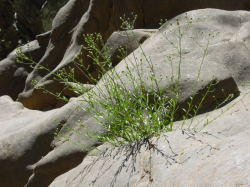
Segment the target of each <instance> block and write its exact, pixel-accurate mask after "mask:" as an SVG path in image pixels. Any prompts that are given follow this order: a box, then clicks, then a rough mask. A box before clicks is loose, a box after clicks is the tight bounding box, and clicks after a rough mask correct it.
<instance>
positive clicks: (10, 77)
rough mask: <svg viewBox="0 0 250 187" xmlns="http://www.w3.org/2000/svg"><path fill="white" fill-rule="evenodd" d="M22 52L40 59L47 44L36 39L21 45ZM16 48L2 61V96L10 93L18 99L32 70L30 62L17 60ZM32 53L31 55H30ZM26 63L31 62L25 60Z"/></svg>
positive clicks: (0, 73)
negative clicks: (42, 43)
mask: <svg viewBox="0 0 250 187" xmlns="http://www.w3.org/2000/svg"><path fill="white" fill-rule="evenodd" d="M21 49H22V52H23V53H24V54H25V55H27V56H28V57H30V58H32V59H33V60H34V61H39V60H40V59H41V58H42V56H43V55H44V52H45V50H46V45H40V44H39V43H38V42H37V41H36V40H35V41H33V42H30V43H29V44H27V45H25V46H22V47H21ZM17 51H18V49H16V50H14V51H13V52H12V53H10V54H9V55H8V57H7V58H5V59H4V60H2V61H0V88H1V89H0V96H2V95H9V96H10V97H11V98H12V99H14V100H16V99H17V97H18V94H19V93H20V92H22V90H23V88H24V86H25V81H26V78H27V76H28V74H29V73H30V72H31V71H32V68H31V67H30V65H29V64H21V63H18V62H17V57H16V52H17ZM30 55H31V56H30ZM24 63H30V62H29V61H28V60H24Z"/></svg>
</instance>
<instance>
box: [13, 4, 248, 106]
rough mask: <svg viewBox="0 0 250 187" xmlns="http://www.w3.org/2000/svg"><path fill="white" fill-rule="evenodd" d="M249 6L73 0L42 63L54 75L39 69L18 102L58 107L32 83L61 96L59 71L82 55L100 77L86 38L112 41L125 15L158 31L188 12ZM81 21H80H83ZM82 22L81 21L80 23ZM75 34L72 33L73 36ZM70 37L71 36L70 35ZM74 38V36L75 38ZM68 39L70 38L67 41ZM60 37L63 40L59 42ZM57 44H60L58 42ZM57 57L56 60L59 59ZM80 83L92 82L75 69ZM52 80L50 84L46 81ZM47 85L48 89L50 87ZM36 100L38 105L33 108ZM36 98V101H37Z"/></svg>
mask: <svg viewBox="0 0 250 187" xmlns="http://www.w3.org/2000/svg"><path fill="white" fill-rule="evenodd" d="M249 6H250V5H249V3H248V1H246V0H242V1H230V2H228V1H224V0H220V1H205V2H204V1H202V2H201V1H196V0H189V1H166V2H163V3H162V2H161V1H154V0H145V1H142V0H139V1H133V0H129V1H120V0H107V1H105V2H104V1H98V0H90V1H83V0H71V1H69V2H68V3H67V4H66V5H65V6H64V7H63V8H62V9H61V10H60V11H59V12H58V14H57V16H56V17H55V19H54V21H53V26H52V30H53V31H52V35H51V43H50V44H49V46H48V50H47V52H46V53H45V55H44V58H43V59H42V60H41V61H40V62H39V63H40V64H42V65H46V66H48V67H50V70H51V73H49V74H48V75H46V76H45V73H44V72H42V71H37V70H36V69H35V70H34V72H32V73H31V74H30V75H29V77H28V79H27V82H26V88H25V89H24V92H23V93H21V94H20V95H19V98H18V101H20V102H21V103H23V104H24V106H25V107H27V108H30V109H38V110H43V109H44V108H46V107H49V106H54V105H55V104H56V102H57V100H56V99H55V98H54V97H53V96H48V95H47V96H45V97H44V99H43V100H44V102H39V101H38V99H37V98H39V97H40V96H39V95H40V93H41V92H39V91H35V90H34V89H33V86H32V84H31V80H33V79H35V80H37V81H39V82H40V83H41V85H44V86H45V87H46V86H47V87H48V88H51V90H50V91H51V92H54V93H56V92H59V91H60V89H61V88H62V86H61V85H60V83H59V82H57V81H52V80H53V78H54V73H56V72H57V71H58V70H60V69H62V68H65V69H68V68H69V67H71V68H72V67H75V66H74V63H72V62H73V61H74V60H76V56H77V54H78V53H80V52H82V59H83V62H84V63H85V65H86V66H88V65H89V66H90V68H92V72H91V73H92V75H96V68H95V66H94V65H93V63H92V61H91V60H90V59H89V58H87V56H86V55H87V51H86V50H82V48H81V45H86V43H85V42H84V37H83V34H88V33H94V32H97V33H101V35H103V39H104V41H107V39H108V38H109V37H110V35H111V34H112V33H113V32H114V31H116V30H118V29H119V28H120V25H121V20H120V17H121V16H122V15H123V14H126V15H128V16H129V15H130V13H131V12H134V13H135V14H137V15H138V18H137V21H136V22H135V25H134V27H135V28H147V29H156V28H158V27H159V26H158V23H159V21H160V19H165V18H167V19H170V18H172V17H174V16H176V15H177V14H179V13H182V12H184V11H188V10H192V9H198V8H207V7H216V8H221V9H228V10H236V9H247V10H248V7H249ZM79 17H80V18H79ZM79 20H80V21H79ZM70 31H72V32H73V33H72V32H70ZM66 33H70V34H69V35H67V34H66ZM71 34H72V35H71ZM66 36H67V37H66ZM58 37H59V38H58ZM62 40H71V41H70V42H69V41H67V42H65V43H61V45H60V47H59V45H57V44H58V43H57V42H59V41H60V42H61V41H62ZM55 41H57V42H55ZM58 48H60V49H61V51H60V50H59V49H58ZM54 54H56V57H55V55H54ZM75 71H76V72H75V75H76V79H77V80H78V81H80V82H82V83H86V82H88V81H89V79H88V78H86V76H84V75H82V72H81V71H79V70H78V68H77V67H75ZM45 79H49V80H51V81H48V82H47V83H46V82H45V81H44V80H45ZM46 84H47V85H46ZM32 98H33V100H36V102H35V103H34V102H33V104H31V103H32V101H31V100H32ZM34 98H35V99H34Z"/></svg>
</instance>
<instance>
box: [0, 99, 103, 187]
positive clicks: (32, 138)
mask: <svg viewBox="0 0 250 187" xmlns="http://www.w3.org/2000/svg"><path fill="white" fill-rule="evenodd" d="M82 106H83V107H87V106H86V104H83V105H82ZM0 111H1V113H0V118H1V122H0V127H1V129H2V130H1V131H0V134H1V136H0V137H1V138H0V164H1V168H0V174H1V177H0V183H1V186H3V187H9V186H24V185H25V184H26V183H27V181H28V178H29V176H31V175H32V173H34V174H33V175H32V177H31V178H30V180H29V183H28V184H27V186H37V184H39V185H40V186H48V185H49V184H50V182H51V181H52V180H53V179H54V178H55V177H57V176H58V175H60V174H63V173H64V172H66V171H68V170H69V169H71V168H72V167H74V166H77V165H78V164H79V163H80V162H81V161H82V158H83V157H84V155H86V153H87V151H88V149H82V148H79V147H77V146H72V143H70V142H67V141H65V139H64V138H60V139H58V140H55V141H53V139H54V132H55V131H56V129H57V128H58V129H60V128H61V127H62V126H61V125H60V124H65V125H67V126H68V127H74V128H75V129H76V128H77V127H78V124H76V123H77V122H78V120H79V118H78V117H79V116H82V117H83V121H82V122H85V123H84V124H85V125H87V127H89V128H90V129H92V130H93V131H96V132H100V133H101V129H100V126H99V125H98V124H97V123H93V121H94V119H91V117H90V115H89V114H88V113H86V112H83V111H82V110H79V109H76V107H75V105H71V104H70V105H69V104H68V105H66V106H65V108H64V107H62V108H60V110H50V111H47V112H40V111H36V110H28V109H26V108H24V107H23V105H22V104H20V103H19V102H13V101H12V100H11V98H10V97H8V96H2V97H0ZM55 120H56V121H55ZM65 128H66V127H65ZM78 128H79V127H78ZM66 129H67V128H66ZM66 129H64V130H62V131H64V132H62V136H63V137H68V136H71V138H72V140H75V141H79V140H80V141H82V140H83V142H82V143H84V144H85V145H86V146H87V147H88V146H90V147H91V146H93V145H97V143H98V142H96V141H94V140H92V139H89V138H86V137H82V136H80V135H78V136H77V134H73V135H72V133H71V132H68V131H67V130H66ZM79 130H80V131H79V132H82V133H83V134H86V132H85V131H84V130H83V129H79ZM82 130H83V131H82ZM52 141H53V143H52ZM46 155H47V156H46ZM60 155H63V157H61V156H60ZM58 156H59V157H58ZM56 157H58V158H59V159H57V158H56ZM39 160H40V161H39ZM38 161H39V162H38ZM58 164H59V165H58ZM58 166H59V167H58ZM44 171H45V173H44ZM47 171H48V172H47ZM10 179H13V180H10ZM14 179H15V180H14Z"/></svg>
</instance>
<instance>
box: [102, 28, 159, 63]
mask: <svg viewBox="0 0 250 187" xmlns="http://www.w3.org/2000/svg"><path fill="white" fill-rule="evenodd" d="M156 31H157V29H151V30H150V29H135V30H133V31H132V32H131V31H121V32H117V31H116V32H114V33H113V34H112V35H111V36H110V37H109V39H108V40H107V42H106V44H105V46H106V47H107V48H108V49H111V51H110V56H111V62H112V64H113V66H115V65H117V64H118V63H119V62H120V61H121V58H119V57H118V56H121V53H120V52H119V51H118V48H119V47H122V48H124V49H126V52H127V54H126V55H129V54H130V53H132V52H133V51H134V50H135V49H137V48H138V47H139V45H140V44H142V43H143V42H144V41H145V40H146V39H148V38H149V37H150V36H151V35H152V34H154V33H155V32H156ZM134 37H136V40H135V38H134Z"/></svg>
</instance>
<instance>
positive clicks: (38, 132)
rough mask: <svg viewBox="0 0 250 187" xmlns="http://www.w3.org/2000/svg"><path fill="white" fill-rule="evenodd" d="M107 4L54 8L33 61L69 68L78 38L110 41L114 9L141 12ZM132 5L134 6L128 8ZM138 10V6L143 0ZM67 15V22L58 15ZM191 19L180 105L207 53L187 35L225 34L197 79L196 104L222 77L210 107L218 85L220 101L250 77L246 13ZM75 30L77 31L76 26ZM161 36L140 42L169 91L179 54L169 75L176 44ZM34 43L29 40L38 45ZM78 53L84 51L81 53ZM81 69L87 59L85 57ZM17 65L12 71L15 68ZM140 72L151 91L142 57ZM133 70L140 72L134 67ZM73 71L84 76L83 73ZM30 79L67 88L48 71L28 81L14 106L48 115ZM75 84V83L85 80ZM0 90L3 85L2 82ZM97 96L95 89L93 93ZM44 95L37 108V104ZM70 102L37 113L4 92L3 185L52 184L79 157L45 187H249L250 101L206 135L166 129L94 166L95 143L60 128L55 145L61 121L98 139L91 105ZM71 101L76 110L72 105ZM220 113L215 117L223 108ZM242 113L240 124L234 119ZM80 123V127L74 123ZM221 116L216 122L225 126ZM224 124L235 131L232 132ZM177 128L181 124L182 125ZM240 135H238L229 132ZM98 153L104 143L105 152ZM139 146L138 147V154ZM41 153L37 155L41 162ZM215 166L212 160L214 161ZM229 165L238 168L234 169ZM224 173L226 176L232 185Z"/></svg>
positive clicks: (209, 12)
mask: <svg viewBox="0 0 250 187" xmlns="http://www.w3.org/2000/svg"><path fill="white" fill-rule="evenodd" d="M97 2H98V3H97ZM99 2H100V3H99ZM138 2H139V1H138ZM221 2H222V1H221ZM223 2H224V1H223ZM244 2H245V1H240V2H238V6H239V5H243V4H242V3H244ZM105 3H107V4H105ZM105 3H104V1H90V3H89V2H88V1H84V2H82V1H77V0H71V1H69V2H68V4H67V5H66V6H64V7H63V8H62V9H61V10H60V11H59V12H58V14H57V16H56V18H55V20H54V21H53V27H52V28H53V29H52V33H51V35H50V38H49V39H50V41H49V43H48V46H47V49H46V52H45V55H44V56H43V57H42V58H41V60H40V62H39V63H40V64H41V65H44V66H46V67H48V68H49V69H51V70H52V71H54V72H56V71H57V70H59V69H61V68H67V67H69V66H71V65H72V64H71V61H72V60H74V58H75V55H76V54H77V53H79V51H80V50H81V46H80V45H81V44H82V43H81V42H83V37H82V34H84V33H86V32H95V31H99V32H101V33H102V34H103V35H104V39H105V40H107V39H108V37H109V36H110V35H111V33H112V32H113V31H114V30H115V28H117V27H116V26H115V21H117V20H118V19H117V20H116V19H114V20H115V21H114V20H113V22H112V21H111V23H112V24H106V23H107V22H108V21H107V20H112V19H113V17H114V16H116V15H117V14H118V12H119V13H121V12H123V11H125V10H126V8H127V7H130V9H128V10H126V11H131V9H135V10H137V9H138V10H139V8H141V7H140V6H132V5H135V4H136V3H137V1H133V2H132V1H131V2H129V1H126V2H125V1H105ZM126 3H128V4H126ZM129 3H132V4H130V6H127V5H129ZM149 4H150V3H149ZM222 4H223V3H222ZM228 4H229V5H228V7H230V6H231V7H232V4H231V5H230V3H228ZM79 5H81V6H82V7H83V8H82V10H79V12H80V13H81V11H82V13H84V12H85V14H84V16H83V17H82V18H81V20H80V21H79V22H78V18H76V16H79V15H80V17H81V16H82V14H80V13H79V12H77V11H73V10H76V8H75V7H79ZM112 5H113V7H112ZM118 5H119V7H121V8H120V9H119V8H117V7H118ZM136 5H139V3H138V4H136ZM140 5H141V4H140ZM116 6H117V7H116ZM111 7H112V8H111ZM152 7H153V6H152ZM100 9H101V10H102V11H104V12H105V13H107V12H109V11H110V10H111V9H112V10H114V12H115V13H113V14H112V15H109V14H105V15H103V14H102V13H101V11H98V10H100ZM116 11H117V12H116ZM64 14H65V15H67V16H65V17H63V16H62V15H64ZM159 14H160V13H159ZM184 16H185V15H183V14H182V15H180V16H178V18H179V20H180V26H181V28H183V27H185V24H186V22H185V18H184ZM188 16H189V17H193V18H200V19H199V21H196V22H194V23H193V24H192V25H191V26H190V28H189V30H188V31H187V35H186V36H183V40H182V46H183V51H182V52H183V53H182V55H183V62H182V64H181V74H182V77H181V79H180V89H181V90H182V92H181V94H182V95H181V99H180V101H179V104H180V105H181V106H182V107H186V105H185V104H186V102H187V101H188V99H189V97H190V96H192V94H193V87H194V84H195V81H196V79H197V74H198V72H199V67H200V63H201V59H202V56H203V54H202V50H200V49H199V48H198V47H197V46H196V45H195V42H193V41H192V40H190V38H189V37H190V36H194V37H195V38H196V41H197V42H198V43H199V44H200V45H201V46H203V47H204V46H206V39H204V37H203V36H202V35H200V32H202V31H203V32H204V33H205V35H206V36H208V34H209V33H212V34H215V33H216V32H217V31H220V32H221V34H220V35H219V36H218V37H216V38H215V39H214V40H213V41H212V42H211V45H210V48H209V54H208V55H207V57H206V60H205V61H204V63H203V66H202V69H201V71H200V80H203V81H199V83H198V87H197V93H198V94H197V96H196V101H199V100H200V99H201V94H202V93H204V91H205V90H206V86H207V85H209V84H210V80H211V79H213V80H214V81H218V84H217V85H216V86H215V87H214V88H215V89H216V90H215V91H214V92H213V94H210V95H209V97H208V98H207V100H206V101H205V104H208V105H209V104H211V103H212V102H213V101H214V99H213V95H214V96H215V98H216V99H220V98H223V97H225V95H224V94H223V93H222V92H221V89H224V91H225V93H226V95H228V94H234V93H237V92H238V90H239V89H241V90H242V88H241V87H240V86H241V84H243V83H244V82H245V81H249V80H250V72H249V70H250V68H249V66H250V63H249V62H250V54H249V50H248V48H249V44H250V43H249V32H248V31H249V25H250V13H249V12H246V11H233V12H230V11H222V10H214V9H205V10H196V11H192V12H189V13H188ZM94 18H95V19H94ZM138 19H139V20H140V21H139V24H138V25H137V26H136V27H137V28H138V27H144V26H145V25H144V23H143V19H142V17H141V18H140V16H139V18H138ZM106 21H107V22H106ZM117 22H118V21H117ZM171 22H173V24H175V19H173V20H171ZM108 23H110V22H108ZM146 23H147V26H150V21H148V22H146ZM151 23H153V22H151ZM76 25H77V27H76ZM107 25H108V27H107ZM75 27H76V29H74V28H75ZM145 27H146V26H145ZM63 28H67V29H63ZM165 31H166V32H167V33H166V34H167V36H168V37H169V39H171V40H173V41H174V42H175V41H176V39H175V38H174V36H173V34H171V32H169V31H167V30H166V29H165V30H164V29H163V30H161V32H165ZM198 31H199V32H198ZM161 32H160V31H157V32H156V33H155V34H154V35H152V36H151V37H150V38H149V39H148V40H146V41H145V42H144V43H143V45H142V48H143V50H144V53H145V54H146V56H147V57H150V59H151V61H152V63H153V65H154V70H155V73H156V77H157V79H159V78H160V75H162V76H163V81H162V82H161V83H160V86H161V87H163V89H164V90H165V91H167V89H166V88H167V87H168V85H169V81H167V79H166V76H172V75H173V74H174V75H175V77H176V74H177V69H176V68H175V67H176V66H177V64H178V55H175V56H174V57H173V61H172V64H173V67H174V70H173V74H172V71H171V66H170V64H169V63H167V62H165V60H166V56H168V55H169V54H173V52H174V49H173V46H172V45H170V44H169V43H168V42H166V40H164V39H163V38H162V33H161ZM46 38H47V37H46ZM37 41H38V43H39V41H43V40H42V39H41V38H39V37H38V38H37ZM37 41H35V42H36V43H37ZM35 42H34V43H35ZM45 43H46V42H45ZM35 46H37V45H35ZM83 54H86V51H85V53H83ZM134 55H135V57H137V58H138V59H144V58H145V57H143V56H142V55H141V51H140V49H137V50H136V51H134V53H133V54H130V55H129V56H128V58H127V59H130V60H131V62H130V63H129V64H128V65H129V66H130V67H132V64H133V63H134V64H136V59H135V58H134ZM13 58H14V56H13ZM84 58H85V57H84ZM13 62H15V59H13V60H12V61H11V62H10V64H11V63H13ZM86 63H87V64H88V63H90V62H89V61H86ZM90 64H91V63H90ZM13 66H15V63H14V65H13ZM6 67H8V68H6V70H7V69H8V70H9V69H10V70H11V71H12V72H11V73H10V75H11V76H12V75H13V74H14V72H16V71H17V68H16V67H14V68H12V67H11V66H10V67H11V68H9V66H6ZM15 68H16V69H15ZM115 69H116V71H117V72H118V73H123V71H124V72H125V73H126V63H125V61H121V62H120V63H119V64H118V65H117V66H116V67H115ZM142 70H143V71H142V76H143V79H144V80H145V82H146V83H147V86H148V88H149V89H150V88H151V87H150V85H151V83H152V82H150V81H147V77H149V75H150V71H149V69H148V68H147V62H146V61H143V64H142ZM20 71H21V72H22V71H23V70H22V69H21V70H18V71H17V73H16V74H17V75H18V77H19V76H20V77H22V76H21V74H20V73H19V72H20ZM3 72H5V71H3ZM132 72H133V73H134V75H136V72H135V70H133V67H132ZM78 73H79V72H78ZM26 75H27V74H25V76H26ZM78 75H79V76H80V73H79V74H78ZM121 75H122V74H121ZM213 76H214V77H213ZM33 78H34V79H35V80H37V81H41V82H40V83H41V84H42V83H43V80H45V79H47V80H46V82H45V86H47V88H48V89H51V90H52V91H55V90H60V91H62V89H63V88H65V87H64V86H65V85H64V84H60V83H58V82H53V76H52V74H49V75H47V72H45V71H43V70H40V69H38V68H35V69H34V70H33V71H32V72H31V73H30V74H29V75H28V78H27V80H26V85H25V90H24V93H22V94H20V96H19V100H20V101H21V102H22V103H24V104H25V105H26V106H28V107H29V108H35V109H44V107H47V106H50V105H51V104H52V103H54V99H55V98H51V97H50V96H48V97H47V96H44V95H43V93H42V91H41V90H34V89H33V86H32V85H31V81H32V79H33ZM78 78H79V80H81V77H78ZM9 79H11V78H9ZM82 79H83V78H82ZM1 80H2V79H0V81H1ZM122 80H123V81H124V82H125V83H126V85H127V87H128V89H130V90H132V89H133V88H132V87H131V86H130V85H129V84H128V83H129V81H128V80H127V79H126V78H125V76H123V77H122ZM82 82H84V80H82ZM1 84H3V85H6V83H5V82H4V81H3V83H1ZM98 84H99V86H100V87H102V86H103V85H102V84H103V79H101V81H100V82H99V83H98ZM1 88H2V87H1ZM93 90H94V91H96V92H98V89H97V88H96V87H94V88H93ZM25 94H26V95H25ZM46 97H47V98H46ZM240 97H241V96H240ZM240 97H239V98H240ZM41 98H42V99H41ZM239 98H238V99H239ZM40 99H41V101H42V102H41V101H39V100H40ZM43 102H44V103H45V104H43ZM71 102H72V103H73V104H71V103H68V104H66V105H65V106H63V107H62V108H59V109H55V110H50V111H47V112H41V111H33V110H29V109H26V108H24V107H23V105H21V104H20V103H18V102H13V101H12V100H11V99H10V98H9V97H7V96H3V97H1V98H0V107H1V108H0V111H1V113H0V118H1V122H0V126H1V131H0V133H1V136H0V137H1V138H0V165H1V167H0V176H1V177H0V184H1V185H2V186H3V187H5V186H6V187H7V186H8V187H9V186H24V185H26V187H33V186H34V187H35V186H37V184H39V185H40V186H42V187H43V186H44V187H45V186H49V185H50V184H51V183H52V181H53V180H54V179H55V178H56V177H58V176H59V175H62V174H63V173H65V172H67V171H69V170H70V169H72V168H74V167H76V166H77V165H78V164H80V163H81V162H82V160H83V159H84V161H83V163H82V164H81V165H79V166H78V167H77V168H76V169H75V170H72V171H70V173H66V174H65V175H62V176H61V177H59V178H57V179H56V180H55V181H54V182H53V183H52V184H51V186H63V185H64V186H72V185H73V186H74V185H78V186H83V185H84V186H85V185H86V186H88V185H89V186H91V185H92V186H110V185H111V186H112V185H114V186H126V185H128V186H132V185H135V186H140V185H141V186H146V185H148V186H150V185H151V186H152V185H156V186H166V185H169V186H178V185H180V186H185V185H189V186H190V185H193V186H206V185H207V186H209V185H210V184H209V183H210V182H211V184H212V185H214V186H216V185H221V184H223V185H224V184H225V185H226V186H230V185H231V186H233V185H247V184H248V183H249V181H248V178H247V177H249V176H248V175H249V173H250V172H249V168H248V167H247V166H248V165H249V163H248V162H249V161H248V160H249V159H248V157H249V154H248V147H249V145H248V142H249V138H248V136H249V134H248V133H249V129H248V121H249V115H248V112H247V111H245V107H249V97H248V98H246V100H245V101H244V104H242V103H241V102H239V103H238V105H237V107H236V106H235V108H233V109H231V110H230V111H229V113H228V115H227V116H226V117H225V118H220V119H219V118H218V119H217V120H216V121H214V122H213V123H211V124H210V126H208V127H207V129H208V130H207V131H208V132H209V133H205V132H201V133H197V132H195V131H191V130H183V131H181V130H179V131H178V130H177V131H176V132H171V133H166V134H164V135H163V136H161V137H160V138H158V139H156V138H153V139H152V141H151V143H150V144H147V143H145V144H141V145H139V146H136V147H134V149H132V152H131V148H130V149H125V148H124V149H113V148H110V149H108V150H107V151H106V152H104V154H100V156H99V157H98V158H97V159H96V160H94V159H95V158H94V157H93V155H89V156H88V157H86V158H84V157H85V156H86V155H87V154H88V152H89V150H90V149H91V146H93V145H98V144H99V142H97V141H96V140H92V139H89V138H87V137H82V136H80V135H78V134H77V133H74V132H72V131H68V129H67V127H65V126H64V127H62V128H61V129H59V131H60V134H61V136H62V137H60V138H58V139H56V140H53V138H54V132H55V130H56V129H57V128H60V125H59V124H58V123H62V124H65V125H67V126H68V127H70V128H72V129H74V130H75V131H77V130H80V131H81V132H82V133H83V134H86V130H85V129H82V128H80V127H79V123H83V124H84V125H85V126H87V127H88V128H89V129H90V130H92V131H94V132H99V133H103V131H102V130H101V127H100V126H99V124H98V123H97V122H96V121H95V120H94V118H93V117H92V115H90V114H89V113H87V112H85V111H84V110H81V108H87V107H88V104H87V103H84V102H82V101H81V97H78V98H73V99H71ZM74 104H75V105H79V106H80V107H76V106H75V105H74ZM243 106H245V107H243ZM225 107H227V106H225ZM225 109H226V108H224V110H225ZM236 111H238V113H237V112H236ZM180 114H181V113H180ZM217 114H220V111H219V110H218V112H217ZM238 114H239V116H240V117H239V118H238V117H237V116H238ZM234 116H235V117H234ZM201 117H202V116H201ZM55 119H57V122H55V121H54V120H55ZM79 119H80V121H78V120H79ZM227 119H228V120H227ZM220 120H222V122H221V123H220ZM228 124H229V125H230V124H231V125H230V126H228ZM176 125H177V126H178V122H177V123H176ZM236 129H237V131H235V130H236ZM205 130H206V129H205ZM223 132H225V133H223ZM64 137H66V138H70V139H71V140H74V141H76V142H78V141H79V142H80V143H82V144H84V145H87V147H86V149H81V148H79V147H77V146H73V145H72V143H70V142H68V141H66V140H65V138H64ZM245 145H246V147H245ZM164 146H165V147H164ZM104 148H105V147H104ZM104 148H102V147H101V149H104ZM139 148H140V151H138V150H139ZM110 155H114V157H110ZM225 155H228V157H227V158H225ZM42 156H43V158H41V157H42ZM218 158H219V159H220V160H218ZM113 162H114V163H113ZM163 163H164V164H165V165H164V164H163ZM212 163H215V165H213V164H212ZM234 163H235V164H234ZM170 164H171V165H170ZM235 165H237V167H236V168H235ZM2 166H3V167H2ZM167 167H168V168H167ZM233 167H234V170H233V169H232V168H233ZM84 168H85V169H84ZM166 168H167V169H166ZM203 168H204V169H203ZM132 169H133V170H132ZM134 169H135V170H134ZM78 171H80V173H79V172H78ZM183 171H185V172H183ZM119 172H120V173H119ZM224 173H226V174H224ZM2 176H3V177H2ZM85 176H86V177H85ZM113 176H114V177H113ZM222 176H223V177H224V178H223V177H222ZM227 176H229V179H230V180H229V179H228V178H227ZM112 177H113V178H112ZM201 179H202V180H201ZM203 179H205V180H203Z"/></svg>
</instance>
